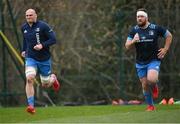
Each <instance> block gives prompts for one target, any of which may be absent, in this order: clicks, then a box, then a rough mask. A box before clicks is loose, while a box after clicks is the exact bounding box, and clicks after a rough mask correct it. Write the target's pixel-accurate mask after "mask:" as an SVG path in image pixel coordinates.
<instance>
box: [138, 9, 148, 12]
mask: <svg viewBox="0 0 180 124" xmlns="http://www.w3.org/2000/svg"><path fill="white" fill-rule="evenodd" d="M138 11H144V12H146V13H148V12H147V10H146V9H145V8H140V9H138V10H137V12H138Z"/></svg>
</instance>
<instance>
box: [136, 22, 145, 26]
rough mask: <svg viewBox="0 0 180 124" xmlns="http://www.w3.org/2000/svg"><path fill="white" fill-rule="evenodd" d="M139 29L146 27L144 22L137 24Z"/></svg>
mask: <svg viewBox="0 0 180 124" xmlns="http://www.w3.org/2000/svg"><path fill="white" fill-rule="evenodd" d="M137 24H138V26H139V27H144V26H145V25H146V22H145V21H144V22H141V23H137Z"/></svg>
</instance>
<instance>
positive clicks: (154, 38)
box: [125, 8, 172, 111]
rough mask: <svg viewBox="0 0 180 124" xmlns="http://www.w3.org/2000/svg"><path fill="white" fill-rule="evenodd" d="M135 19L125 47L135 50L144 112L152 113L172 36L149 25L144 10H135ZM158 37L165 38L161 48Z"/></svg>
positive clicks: (157, 27) (164, 30)
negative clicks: (163, 63)
mask: <svg viewBox="0 0 180 124" xmlns="http://www.w3.org/2000/svg"><path fill="white" fill-rule="evenodd" d="M136 19H137V25H136V26H134V27H133V28H132V30H131V31H130V32H129V34H128V37H127V41H126V43H125V47H126V49H127V50H129V49H131V48H133V47H135V48H136V70H137V74H138V77H139V80H140V82H141V84H142V89H143V94H144V97H145V101H146V103H147V104H148V106H147V109H146V110H147V111H153V110H155V106H154V103H153V98H157V97H158V85H157V82H158V76H159V71H160V64H161V60H162V59H163V58H164V57H165V55H166V53H167V52H168V50H169V48H170V45H171V42H172V35H171V33H170V32H169V31H168V30H167V29H165V28H163V27H161V26H159V25H156V24H152V23H150V22H149V21H148V13H147V11H146V9H144V8H141V9H138V10H137V13H136ZM159 37H164V38H165V45H164V47H163V48H159V45H158V44H159V42H158V38H159Z"/></svg>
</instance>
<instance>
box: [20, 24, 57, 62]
mask: <svg viewBox="0 0 180 124" xmlns="http://www.w3.org/2000/svg"><path fill="white" fill-rule="evenodd" d="M21 31H22V34H23V49H22V51H26V57H27V58H33V59H35V60H37V61H45V60H48V59H49V58H50V56H51V55H50V51H49V46H51V45H53V44H55V43H56V38H55V33H54V32H53V30H52V29H51V28H50V27H49V25H48V24H47V23H45V22H43V21H36V22H35V23H33V25H32V27H30V25H29V24H28V23H27V22H26V23H24V24H23V25H22V27H21ZM39 43H41V44H42V45H43V48H42V49H41V50H39V51H37V50H35V49H34V48H33V47H34V46H35V45H36V44H39Z"/></svg>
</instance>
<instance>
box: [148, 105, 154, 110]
mask: <svg viewBox="0 0 180 124" xmlns="http://www.w3.org/2000/svg"><path fill="white" fill-rule="evenodd" d="M155 110H156V108H155V106H153V105H148V106H147V108H146V111H155Z"/></svg>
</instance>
